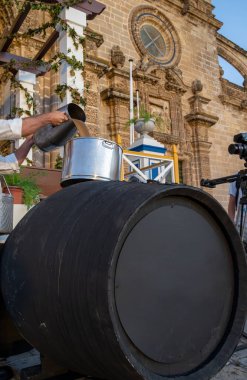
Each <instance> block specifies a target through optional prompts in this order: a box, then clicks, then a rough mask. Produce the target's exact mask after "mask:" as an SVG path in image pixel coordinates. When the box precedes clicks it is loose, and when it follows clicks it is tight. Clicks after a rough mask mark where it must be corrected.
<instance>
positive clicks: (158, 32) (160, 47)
mask: <svg viewBox="0 0 247 380" xmlns="http://www.w3.org/2000/svg"><path fill="white" fill-rule="evenodd" d="M130 23H131V25H130V26H131V32H132V33H131V34H132V38H133V42H134V44H135V46H136V48H137V50H138V51H139V52H140V53H141V55H142V56H143V57H144V56H147V58H148V60H149V61H150V62H153V63H154V64H159V65H162V66H165V67H172V66H175V65H176V64H177V63H178V61H179V60H180V56H181V44H180V41H179V37H178V34H177V32H176V30H175V28H174V26H173V25H172V23H171V22H170V21H169V20H168V19H167V18H166V17H165V15H164V14H163V13H161V12H160V11H158V10H157V9H156V8H154V7H149V6H138V7H137V8H135V9H134V10H133V12H132V14H131V19H130Z"/></svg>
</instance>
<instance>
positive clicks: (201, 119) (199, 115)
mask: <svg viewBox="0 0 247 380" xmlns="http://www.w3.org/2000/svg"><path fill="white" fill-rule="evenodd" d="M185 120H186V121H188V123H190V124H194V125H197V124H198V125H201V124H203V125H206V126H207V127H211V126H212V125H214V124H216V123H217V121H218V120H219V118H218V116H213V115H209V114H208V113H206V112H195V113H190V114H188V115H186V116H185Z"/></svg>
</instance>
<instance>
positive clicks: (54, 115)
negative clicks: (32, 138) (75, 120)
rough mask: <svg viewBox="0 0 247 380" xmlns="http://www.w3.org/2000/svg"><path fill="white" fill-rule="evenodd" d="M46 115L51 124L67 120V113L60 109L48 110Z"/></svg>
mask: <svg viewBox="0 0 247 380" xmlns="http://www.w3.org/2000/svg"><path fill="white" fill-rule="evenodd" d="M47 116H48V117H49V120H50V123H51V124H52V125H59V124H62V123H64V122H65V121H67V120H68V116H67V114H66V113H65V112H61V111H54V112H49V113H48V114H47Z"/></svg>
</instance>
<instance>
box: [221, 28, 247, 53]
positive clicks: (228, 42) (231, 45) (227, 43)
mask: <svg viewBox="0 0 247 380" xmlns="http://www.w3.org/2000/svg"><path fill="white" fill-rule="evenodd" d="M216 37H217V41H218V42H219V43H220V44H223V45H224V46H226V47H228V48H230V49H231V50H232V49H233V50H235V51H237V52H238V53H240V54H242V55H243V56H245V57H247V51H246V50H245V49H243V48H241V47H240V46H238V45H237V44H235V43H234V42H232V41H231V40H229V39H228V38H226V37H225V36H223V35H222V34H220V33H217V36H216Z"/></svg>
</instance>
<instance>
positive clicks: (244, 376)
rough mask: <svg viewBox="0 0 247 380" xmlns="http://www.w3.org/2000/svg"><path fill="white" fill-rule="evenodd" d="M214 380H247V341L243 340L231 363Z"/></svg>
mask: <svg viewBox="0 0 247 380" xmlns="http://www.w3.org/2000/svg"><path fill="white" fill-rule="evenodd" d="M241 348H244V349H241ZM212 380H247V339H245V338H242V339H241V341H240V344H239V346H238V348H237V350H236V351H235V352H234V354H233V355H232V357H231V359H230V360H229V362H228V363H227V364H226V366H225V367H224V368H223V369H222V370H221V371H220V372H219V373H218V374H217V375H216V376H215V377H213V379H212Z"/></svg>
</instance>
